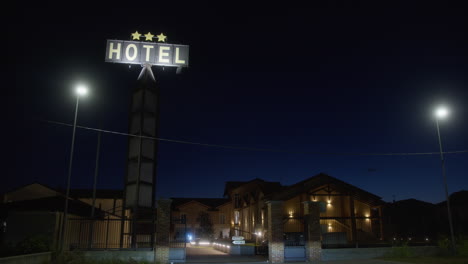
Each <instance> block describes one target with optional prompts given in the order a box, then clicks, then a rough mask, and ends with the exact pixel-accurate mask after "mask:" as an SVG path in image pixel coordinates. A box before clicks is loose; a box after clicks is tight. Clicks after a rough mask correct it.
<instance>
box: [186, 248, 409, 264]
mask: <svg viewBox="0 0 468 264" xmlns="http://www.w3.org/2000/svg"><path fill="white" fill-rule="evenodd" d="M186 252H187V260H186V262H187V263H197V264H202V263H208V264H214V263H224V264H227V263H229V264H235V263H242V264H247V263H252V264H254V263H255V264H263V263H267V256H231V255H229V254H226V253H224V252H221V251H218V250H215V249H213V248H211V247H208V246H192V245H190V244H188V245H187V248H186ZM315 263H316V264H319V263H320V264H404V263H402V262H395V261H385V260H378V259H359V260H330V261H318V262H310V264H315ZM286 264H305V262H287V263H286Z"/></svg>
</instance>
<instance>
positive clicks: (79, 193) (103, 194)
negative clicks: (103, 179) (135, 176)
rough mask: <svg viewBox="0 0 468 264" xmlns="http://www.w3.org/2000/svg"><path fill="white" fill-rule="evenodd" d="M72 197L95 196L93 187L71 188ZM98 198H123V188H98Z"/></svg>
mask: <svg viewBox="0 0 468 264" xmlns="http://www.w3.org/2000/svg"><path fill="white" fill-rule="evenodd" d="M70 197H73V198H93V190H92V189H70ZM96 198H102V199H106V198H107V199H114V198H116V199H122V198H123V190H113V189H96Z"/></svg>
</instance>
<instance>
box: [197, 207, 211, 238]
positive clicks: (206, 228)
mask: <svg viewBox="0 0 468 264" xmlns="http://www.w3.org/2000/svg"><path fill="white" fill-rule="evenodd" d="M198 219H199V222H200V228H199V229H198V232H197V233H198V237H200V238H209V239H211V238H213V234H214V230H213V222H211V218H210V215H209V214H208V213H206V212H200V214H199V215H198Z"/></svg>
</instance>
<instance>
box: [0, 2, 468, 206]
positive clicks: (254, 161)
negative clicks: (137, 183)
mask: <svg viewBox="0 0 468 264" xmlns="http://www.w3.org/2000/svg"><path fill="white" fill-rule="evenodd" d="M377 2H380V1H377ZM462 2H463V1H459V2H446V1H437V2H430V1H421V2H419V3H417V4H416V2H412V1H401V2H398V1H392V2H389V3H391V5H388V6H383V5H379V6H378V5H375V4H353V5H351V4H346V5H342V4H338V2H332V1H329V2H327V4H326V5H325V4H324V5H322V6H318V5H317V6H310V7H303V6H297V7H287V6H268V7H266V8H265V7H263V8H257V7H253V6H244V7H241V6H238V7H233V6H225V7H222V6H219V7H218V6H210V7H201V6H184V5H183V4H182V3H181V4H180V5H179V6H178V7H177V6H176V7H168V6H163V5H160V4H154V3H153V4H149V5H147V4H145V3H143V2H142V3H140V2H138V3H137V2H133V3H132V4H130V3H129V4H128V5H133V6H134V7H130V6H126V5H118V6H112V5H108V6H106V7H97V6H90V5H84V4H83V5H82V6H81V5H80V3H79V2H76V3H74V4H72V5H71V6H68V5H69V3H65V2H64V4H57V3H44V2H41V4H40V5H36V6H34V5H29V6H16V7H15V9H14V10H12V11H11V12H10V13H9V15H8V17H7V20H8V21H7V24H8V32H7V34H8V38H7V39H6V41H7V42H8V47H9V49H8V51H7V57H8V58H9V60H11V61H10V63H9V64H8V66H7V67H8V69H9V70H13V71H14V73H11V74H9V76H7V77H6V78H7V79H8V81H7V85H6V86H3V88H4V91H6V92H7V93H6V94H4V95H3V96H2V98H3V99H4V100H3V101H4V104H3V106H4V116H6V118H4V122H5V123H4V125H3V126H2V127H3V130H4V132H5V131H6V132H8V136H7V137H4V139H6V140H4V141H5V143H4V144H5V145H4V153H6V154H7V155H5V157H4V158H3V160H4V162H5V165H6V167H7V170H6V174H3V177H2V178H3V180H2V184H1V189H0V192H4V191H7V190H11V189H13V188H15V187H18V186H21V185H24V184H28V183H32V182H34V181H37V182H40V183H44V184H46V185H49V186H51V187H54V188H55V187H62V188H63V187H64V186H65V185H66V177H67V166H68V159H69V152H70V141H71V135H72V129H71V127H69V126H63V125H58V124H53V123H50V122H47V121H54V122H63V123H68V124H72V123H73V115H74V107H75V94H74V93H73V88H74V86H75V85H76V84H77V83H78V82H84V83H86V84H88V86H89V88H90V94H89V96H87V97H86V98H83V99H82V100H80V106H79V113H78V125H80V126H86V127H92V128H99V127H101V128H102V129H105V130H110V131H117V132H123V133H125V132H127V126H128V110H129V98H130V97H129V96H130V95H131V91H132V89H133V87H134V86H135V82H136V78H137V77H138V74H139V72H140V70H141V67H140V66H139V65H132V66H131V67H129V66H128V65H125V64H111V63H106V62H104V56H105V46H106V40H107V39H120V40H130V39H131V35H130V34H131V33H133V32H135V31H137V30H138V32H140V33H143V34H146V33H147V32H151V33H152V34H154V35H157V34H159V33H161V32H162V33H164V34H165V35H167V36H168V43H172V44H186V45H189V46H190V61H189V64H190V67H188V68H185V69H184V70H183V71H182V73H181V74H176V72H175V69H174V68H170V67H165V68H164V69H163V68H162V67H156V66H154V67H153V71H154V73H155V74H156V78H157V79H158V82H159V84H160V89H161V97H160V102H161V108H160V110H161V112H160V129H159V134H160V135H159V137H160V138H162V139H171V140H180V141H186V142H193V143H203V144H213V145H222V146H228V147H234V148H223V147H216V146H202V145H194V144H182V143H174V142H168V141H160V145H159V153H158V170H157V194H156V195H157V197H222V195H223V190H224V183H225V182H226V181H249V180H252V179H254V178H261V179H264V180H267V181H279V182H281V183H282V184H284V185H289V184H294V183H296V182H298V181H301V180H304V179H306V178H308V177H311V176H314V175H316V174H318V173H320V172H324V173H327V174H329V175H331V176H333V177H336V178H338V179H340V180H343V181H345V182H348V183H350V184H352V185H355V186H357V187H359V188H362V189H364V190H366V191H369V192H371V193H374V194H376V195H378V196H381V197H382V198H383V200H385V201H392V200H393V199H394V198H395V199H396V200H401V199H408V198H415V199H419V200H423V201H428V202H440V201H442V200H444V199H445V196H444V189H443V178H442V173H441V162H440V156H439V155H438V154H437V153H438V151H439V145H438V139H437V130H436V123H435V118H434V116H433V111H434V108H435V106H437V105H439V104H446V105H447V106H449V107H450V109H451V115H450V117H449V118H448V119H447V120H443V121H441V122H440V128H441V136H442V143H443V147H444V150H445V151H465V152H463V153H455V154H454V153H452V154H447V155H446V168H447V178H448V188H449V192H450V193H452V192H455V191H460V190H468V173H467V171H468V151H467V150H468V140H467V138H468V136H467V135H468V122H467V120H468V118H467V117H468V77H467V76H468V75H467V74H468V36H467V35H468V21H467V20H468V17H467V16H466V14H467V8H466V4H465V5H463V4H462ZM411 3H412V4H411ZM4 34H5V33H4ZM4 52H6V51H5V50H4ZM11 76H14V78H12V77H11ZM96 142H97V133H96V132H95V131H91V130H83V129H78V130H77V135H76V142H75V152H74V155H75V156H74V164H73V174H72V187H73V188H91V187H92V182H93V175H94V165H95V157H96ZM235 148H238V149H235ZM126 150H127V138H126V137H125V136H121V135H115V134H110V133H104V134H103V136H102V145H101V156H100V157H101V160H100V169H99V179H98V187H99V188H123V182H124V174H125V160H126ZM428 152H435V153H436V154H431V155H356V154H365V153H387V154H388V153H428ZM327 153H329V154H327ZM333 153H334V154H333ZM346 153H347V154H346Z"/></svg>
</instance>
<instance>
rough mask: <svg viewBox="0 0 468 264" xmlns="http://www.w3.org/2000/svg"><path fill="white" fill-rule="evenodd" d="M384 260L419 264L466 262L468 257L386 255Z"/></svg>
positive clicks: (460, 263) (467, 262) (462, 263)
mask: <svg viewBox="0 0 468 264" xmlns="http://www.w3.org/2000/svg"><path fill="white" fill-rule="evenodd" d="M383 259H384V260H389V261H399V262H403V263H419V264H468V257H461V256H455V257H386V258H383Z"/></svg>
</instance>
